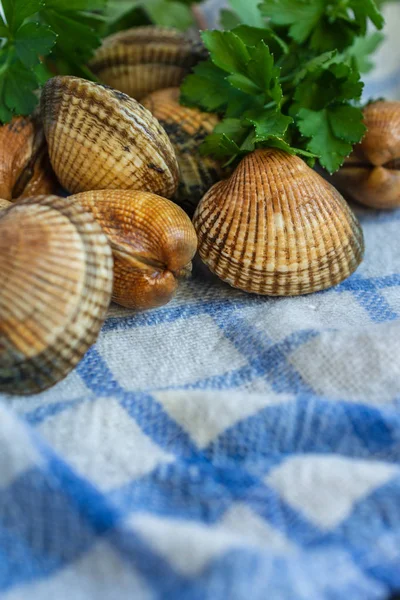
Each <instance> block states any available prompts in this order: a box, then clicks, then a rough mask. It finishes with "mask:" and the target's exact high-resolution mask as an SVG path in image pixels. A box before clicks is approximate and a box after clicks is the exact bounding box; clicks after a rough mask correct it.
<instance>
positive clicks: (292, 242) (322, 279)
mask: <svg viewBox="0 0 400 600" xmlns="http://www.w3.org/2000/svg"><path fill="white" fill-rule="evenodd" d="M194 226H195V229H196V231H197V234H198V238H199V253H200V256H201V258H202V260H203V261H204V262H205V263H206V264H207V265H208V267H209V268H210V269H211V271H213V272H214V273H216V274H217V275H218V276H219V277H220V278H221V279H222V280H224V281H226V282H227V283H229V284H230V285H232V286H233V287H237V288H240V289H242V290H245V291H247V292H253V293H258V294H268V295H271V296H290V295H298V294H308V293H311V292H316V291H318V290H322V289H325V288H329V287H331V286H333V285H336V284H337V283H339V282H341V281H343V280H344V279H346V277H348V276H349V275H350V274H351V273H352V272H353V271H354V270H355V269H356V268H357V266H358V265H359V263H360V262H361V260H362V256H363V250H364V244H363V234H362V230H361V228H360V225H359V223H358V221H357V219H356V218H355V216H354V215H353V213H352V212H351V210H350V209H349V207H348V205H347V204H346V202H345V201H344V200H343V198H342V197H341V195H340V194H339V193H338V192H337V191H336V190H335V188H333V187H332V186H331V185H330V184H329V183H328V182H326V181H325V180H324V179H322V178H321V177H320V176H319V175H318V174H317V173H315V172H314V171H313V170H312V169H310V168H309V167H308V166H307V165H306V164H305V162H304V161H302V160H301V159H300V158H298V157H295V156H290V155H289V154H287V153H285V152H282V151H280V150H274V149H265V150H256V151H255V152H253V153H251V154H249V155H248V156H246V157H245V158H244V159H243V160H242V161H241V163H240V164H239V166H238V167H237V169H236V171H235V172H234V173H233V175H232V176H231V177H230V178H229V179H228V180H226V181H222V182H220V183H217V184H216V185H214V186H213V187H212V188H211V190H210V191H209V192H208V193H207V194H206V195H205V197H204V198H203V199H202V200H201V202H200V204H199V206H198V208H197V211H196V213H195V216H194Z"/></svg>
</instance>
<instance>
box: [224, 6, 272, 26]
mask: <svg viewBox="0 0 400 600" xmlns="http://www.w3.org/2000/svg"><path fill="white" fill-rule="evenodd" d="M228 1H229V4H230V5H231V8H232V11H228V10H226V9H225V13H230V15H231V17H230V18H232V15H233V16H234V18H236V23H234V24H233V25H232V26H231V27H228V29H233V27H235V25H239V24H242V23H243V24H245V25H251V26H253V27H264V25H265V22H264V19H263V18H262V16H261V14H260V11H259V9H258V5H259V3H260V0H228Z"/></svg>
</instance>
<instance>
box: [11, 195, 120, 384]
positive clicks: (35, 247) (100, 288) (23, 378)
mask: <svg viewBox="0 0 400 600" xmlns="http://www.w3.org/2000/svg"><path fill="white" fill-rule="evenodd" d="M0 277H1V286H0V391H2V392H7V393H11V394H32V393H35V392H39V391H41V390H44V389H46V388H48V387H50V386H52V385H54V384H55V383H57V382H58V381H59V380H60V379H62V378H63V377H65V376H66V375H67V374H68V373H69V372H70V371H71V369H72V368H73V367H74V366H75V365H76V364H77V363H78V362H79V360H80V359H81V358H82V356H83V355H84V353H85V352H86V350H87V349H88V348H89V346H90V345H91V344H92V343H93V342H94V341H95V339H96V337H97V335H98V332H99V330H100V327H101V325H102V323H103V320H104V318H105V315H106V311H107V308H108V305H109V302H110V298H111V289H112V256H111V249H110V246H109V244H108V242H107V238H106V237H105V235H104V234H103V233H102V231H101V228H100V226H99V225H98V224H97V223H96V222H95V221H94V219H93V217H92V215H91V214H89V213H87V212H86V211H84V210H83V208H82V207H81V206H79V204H76V205H75V204H73V203H71V201H70V200H69V199H65V198H57V197H56V196H41V197H37V198H29V199H26V200H21V201H19V202H18V203H17V204H14V205H12V206H11V207H10V208H8V209H7V210H6V211H4V212H2V213H0Z"/></svg>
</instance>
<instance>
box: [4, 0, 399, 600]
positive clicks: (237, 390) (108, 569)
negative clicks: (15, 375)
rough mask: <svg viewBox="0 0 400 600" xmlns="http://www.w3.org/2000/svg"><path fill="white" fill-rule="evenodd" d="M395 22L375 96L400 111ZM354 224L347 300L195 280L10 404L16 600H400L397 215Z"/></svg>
mask: <svg viewBox="0 0 400 600" xmlns="http://www.w3.org/2000/svg"><path fill="white" fill-rule="evenodd" d="M213 4H214V6H213ZM216 4H217V3H216V2H214V3H211V4H210V3H208V5H207V9H208V10H210V11H212V9H213V8H215V7H216ZM210 14H211V13H210ZM386 17H387V22H388V27H387V30H388V34H389V40H388V42H387V43H386V44H385V46H384V47H383V48H382V50H381V51H380V52H379V55H378V68H377V69H376V70H375V71H374V73H373V74H372V77H370V78H369V83H368V88H367V92H366V94H367V97H369V96H374V97H380V96H384V95H386V96H387V97H389V98H396V97H399V98H400V69H399V63H398V56H399V51H398V50H397V48H398V31H399V28H400V7H399V6H398V4H396V3H394V4H391V5H388V6H387V9H386ZM355 210H356V212H357V214H358V216H359V218H360V220H361V223H362V226H363V229H364V233H365V241H366V255H365V260H364V262H363V263H362V265H361V267H360V268H359V269H358V271H357V272H356V273H355V274H354V275H353V276H352V277H351V278H350V279H348V280H347V281H345V282H344V283H342V284H341V285H339V286H338V287H336V288H334V289H331V290H329V291H325V292H321V293H318V294H314V295H310V296H303V297H298V298H266V297H261V296H253V295H246V294H244V293H242V292H239V291H237V290H233V289H232V288H230V287H229V286H227V285H224V284H223V283H221V282H219V281H217V280H216V279H215V278H213V277H212V276H209V275H208V274H207V273H206V272H205V270H204V269H202V268H199V266H197V268H196V273H195V276H194V277H193V278H192V279H191V280H189V281H187V282H185V283H183V285H182V286H181V287H180V290H179V293H178V295H177V297H176V298H175V299H174V300H173V301H172V302H171V303H170V304H169V305H167V306H165V307H163V308H160V309H158V310H153V311H149V312H144V313H134V312H132V311H129V310H125V309H122V308H119V307H116V306H113V307H112V308H111V310H110V313H109V317H108V319H107V321H106V323H105V324H104V327H103V329H102V332H101V335H100V337H99V340H98V342H97V344H96V345H95V346H94V347H92V348H91V349H90V350H89V352H88V353H87V354H86V356H85V358H84V359H83V361H82V362H81V363H80V365H79V366H78V367H77V368H76V369H75V371H74V372H73V373H71V374H70V375H69V377H68V378H67V379H66V380H64V381H63V382H61V383H60V384H58V385H57V386H56V387H54V388H53V389H51V390H49V391H47V392H44V393H42V394H39V395H36V396H33V397H8V396H5V395H0V598H1V600H3V599H4V600H5V599H7V600H26V599H28V598H29V600H47V599H49V600H91V599H93V600H151V599H155V600H158V599H160V600H203V599H204V600H206V599H210V600H246V599H247V598H251V599H252V600H344V599H346V598H349V599H351V600H378V599H379V600H380V599H382V600H383V599H385V598H388V597H389V595H390V593H392V592H394V591H395V590H396V589H400V464H399V459H400V233H399V232H400V211H397V212H396V211H394V212H393V211H392V212H383V211H382V212H379V211H374V210H368V209H363V208H360V207H356V208H355Z"/></svg>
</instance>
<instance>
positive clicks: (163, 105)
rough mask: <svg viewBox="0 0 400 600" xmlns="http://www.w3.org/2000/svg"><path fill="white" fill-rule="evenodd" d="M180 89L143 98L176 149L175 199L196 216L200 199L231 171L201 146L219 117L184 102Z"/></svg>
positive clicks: (159, 92) (172, 89)
mask: <svg viewBox="0 0 400 600" xmlns="http://www.w3.org/2000/svg"><path fill="white" fill-rule="evenodd" d="M179 93H180V91H179V88H169V89H166V90H158V91H157V92H153V93H152V94H150V95H149V96H146V98H144V99H143V101H142V102H143V106H145V107H146V108H148V109H149V111H150V112H151V113H152V114H153V115H154V116H155V117H156V118H157V119H158V121H159V122H160V124H161V125H162V126H163V128H164V129H165V131H166V132H167V134H168V136H169V139H170V140H171V142H172V145H173V147H174V149H175V154H176V157H177V160H178V164H179V170H180V183H179V187H178V190H177V192H176V194H175V196H174V197H173V199H174V200H175V202H177V203H178V204H180V205H181V206H182V207H183V208H184V209H185V210H186V212H187V213H188V214H189V215H190V216H193V213H194V211H195V209H196V206H197V204H198V203H199V200H200V199H201V198H202V197H203V196H204V194H205V193H206V192H207V191H208V190H209V189H210V187H211V186H212V185H213V184H214V183H216V182H217V181H220V179H222V178H223V177H224V176H225V175H226V174H227V173H226V172H225V171H224V169H223V168H222V166H221V164H220V163H219V162H218V161H217V160H215V159H213V158H211V157H210V156H202V155H201V154H200V146H201V144H202V143H203V141H204V140H205V138H206V137H207V136H208V135H209V134H210V133H212V132H213V130H214V127H215V126H216V125H217V123H218V121H219V119H218V117H217V116H216V115H213V114H210V113H205V112H201V111H200V110H198V109H197V108H188V107H187V106H182V105H181V104H179Z"/></svg>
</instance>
